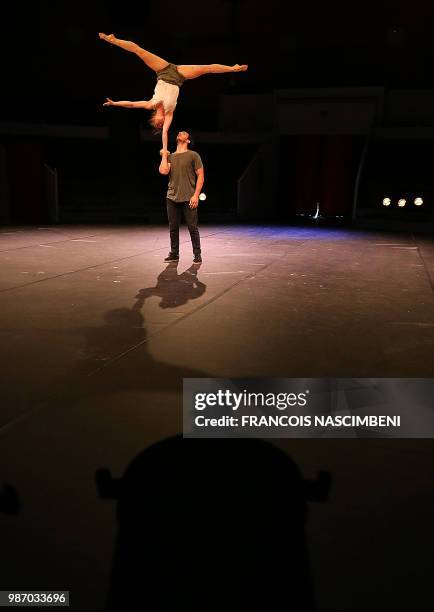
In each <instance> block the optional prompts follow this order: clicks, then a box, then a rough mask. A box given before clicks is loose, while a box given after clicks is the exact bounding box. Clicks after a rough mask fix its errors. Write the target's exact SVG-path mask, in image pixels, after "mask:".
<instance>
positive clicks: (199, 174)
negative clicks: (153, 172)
mask: <svg viewBox="0 0 434 612" xmlns="http://www.w3.org/2000/svg"><path fill="white" fill-rule="evenodd" d="M176 142H177V148H176V151H175V153H169V152H168V151H162V152H161V156H162V159H161V164H160V167H159V171H160V174H168V175H169V188H168V190H167V198H166V207H167V217H168V219H169V231H170V253H169V255H168V256H167V257H166V259H165V260H164V261H178V259H179V223H180V220H181V211H183V213H184V218H185V221H186V223H187V226H188V230H189V232H190V237H191V244H192V246H193V255H194V259H193V263H195V264H200V263H202V257H201V250H200V236H199V230H198V228H197V207H198V205H199V194H200V192H201V190H202V187H203V182H204V171H203V165H202V160H201V158H200V155H199V154H198V153H196V151H190V149H189V148H188V145H189V144H190V134H189V133H188V132H179V133H178V135H177V137H176Z"/></svg>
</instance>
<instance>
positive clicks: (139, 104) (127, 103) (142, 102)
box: [103, 98, 153, 110]
mask: <svg viewBox="0 0 434 612" xmlns="http://www.w3.org/2000/svg"><path fill="white" fill-rule="evenodd" d="M103 106H123V107H124V108H146V109H147V110H150V109H152V108H153V105H152V103H151V102H150V100H139V101H138V102H131V101H130V100H118V101H115V100H111V99H110V98H106V102H104V104H103Z"/></svg>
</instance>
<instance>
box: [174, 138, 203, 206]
mask: <svg viewBox="0 0 434 612" xmlns="http://www.w3.org/2000/svg"><path fill="white" fill-rule="evenodd" d="M167 161H168V162H169V163H170V174H169V188H168V190H167V197H168V199H169V200H172V201H173V202H189V201H190V198H191V196H192V195H193V193H194V190H195V189H196V178H197V176H196V170H199V168H202V165H203V164H202V160H201V158H200V155H199V153H196V151H190V150H187V151H184V152H183V153H171V154H170V155H169V156H168V157H167Z"/></svg>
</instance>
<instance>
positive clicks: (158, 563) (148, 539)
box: [96, 436, 330, 612]
mask: <svg viewBox="0 0 434 612" xmlns="http://www.w3.org/2000/svg"><path fill="white" fill-rule="evenodd" d="M96 480H97V487H98V491H99V494H100V496H101V497H102V498H105V499H110V498H111V499H116V500H117V523H118V531H117V539H116V545H115V551H114V559H113V565H112V573H111V579H110V586H109V594H108V603H107V608H106V611H107V612H115V611H116V612H118V611H119V610H124V611H125V612H132V611H138V610H153V611H154V612H156V611H161V612H173V611H174V610H188V611H189V612H199V611H200V612H204V610H206V611H207V612H222V611H223V610H225V611H230V612H247V611H249V612H251V611H252V610H255V611H256V610H258V611H259V610H260V611H261V612H264V611H265V610H272V611H273V612H283V611H286V612H312V611H313V610H315V605H314V597H313V587H312V577H311V573H310V569H309V560H308V547H307V542H306V535H305V524H306V519H307V500H308V499H310V500H313V501H323V500H324V499H326V498H327V496H328V491H329V487H330V476H329V475H328V474H326V473H322V474H321V473H320V477H319V479H318V480H317V481H315V482H310V483H309V482H307V481H305V480H304V479H303V478H302V476H301V474H300V472H299V470H298V468H297V466H296V464H295V463H294V461H293V460H292V459H291V458H290V457H289V456H287V455H286V454H285V453H284V452H282V451H281V450H279V449H277V448H276V447H275V446H273V445H272V444H270V443H268V442H265V441H261V440H256V439H194V440H193V439H183V438H181V437H180V436H179V437H174V438H169V439H166V440H164V441H161V442H159V443H157V444H155V445H153V446H151V447H150V448H147V449H145V450H144V451H142V452H141V453H140V454H139V455H138V456H137V457H135V459H133V461H132V462H131V463H130V465H129V466H128V468H127V470H126V472H125V474H124V476H123V478H122V479H120V480H114V479H113V478H112V477H111V475H110V473H109V471H108V470H106V469H102V470H99V471H98V472H97V474H96Z"/></svg>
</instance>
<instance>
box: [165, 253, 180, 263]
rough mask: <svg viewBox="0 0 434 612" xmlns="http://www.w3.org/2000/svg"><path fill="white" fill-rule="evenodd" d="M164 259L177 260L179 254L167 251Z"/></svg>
mask: <svg viewBox="0 0 434 612" xmlns="http://www.w3.org/2000/svg"><path fill="white" fill-rule="evenodd" d="M164 261H179V255H175V253H169V255H168V256H167V257H166V258H165V259H164Z"/></svg>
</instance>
